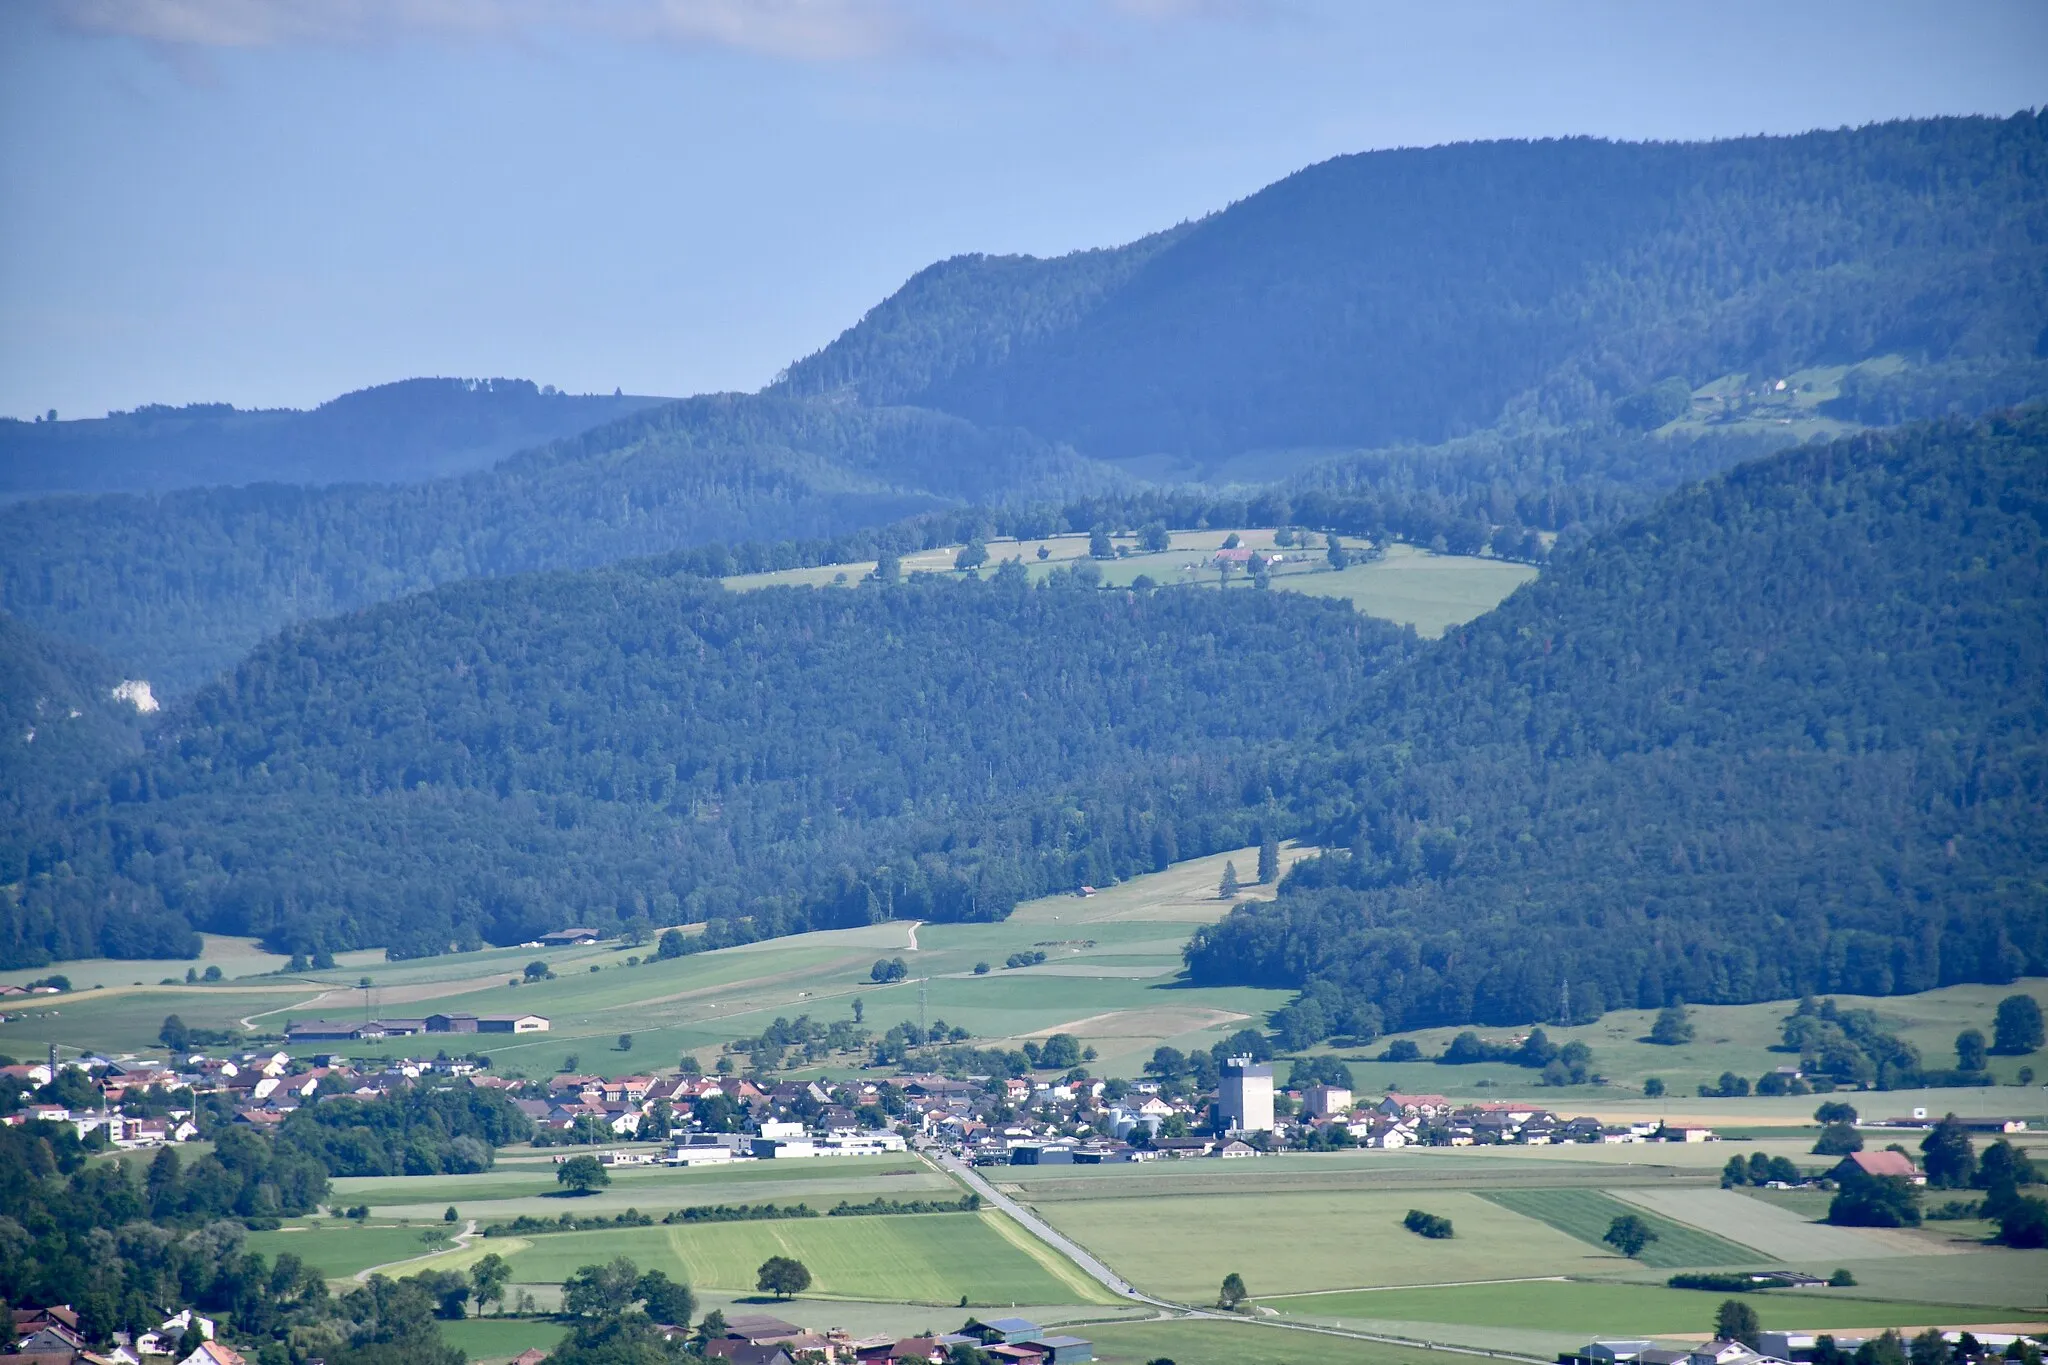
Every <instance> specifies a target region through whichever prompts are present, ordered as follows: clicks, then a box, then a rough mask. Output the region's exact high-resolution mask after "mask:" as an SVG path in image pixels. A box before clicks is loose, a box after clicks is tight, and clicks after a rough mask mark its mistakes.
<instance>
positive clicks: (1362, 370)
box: [781, 112, 2048, 474]
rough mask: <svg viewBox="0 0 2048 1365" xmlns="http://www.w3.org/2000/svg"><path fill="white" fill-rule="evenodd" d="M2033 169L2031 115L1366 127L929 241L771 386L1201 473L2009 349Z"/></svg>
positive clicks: (2039, 122)
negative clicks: (1415, 133) (974, 248)
mask: <svg viewBox="0 0 2048 1365" xmlns="http://www.w3.org/2000/svg"><path fill="white" fill-rule="evenodd" d="M2044 186H2048V118H2044V116H2042V115H2040V114H2035V113H2031V112H2029V113H2022V114H2018V115H2015V116H2014V117H2012V118H2010V119H2003V120H2001V119H1981V118H1979V119H1936V120H1924V121H1911V122H1899V123H1889V124H1881V125H1875V126H1871V127H1865V128H1858V129H1845V130H1839V131H1834V132H1816V133H1808V134H1805V135H1803V136H1799V137H1791V138H1742V139H1735V140H1730V141H1725V142H1708V143H1616V142H1604V141H1598V140H1594V139H1589V138H1575V139H1569V140H1564V141H1543V142H1493V143H1468V144H1460V145H1454V146H1447V147H1432V148H1427V149H1414V150H1402V151H1387V152H1370V153H1364V154H1360V155H1355V156H1345V157H1339V158H1336V159H1335V160H1332V161H1327V162H1324V163H1322V164H1321V165H1317V166H1311V167H1309V168H1308V169H1306V170H1303V171H1300V172H1298V173H1296V174H1295V175H1292V176H1289V177H1288V178H1287V179H1285V180H1282V181H1280V182H1279V183H1278V184H1275V185H1272V186H1269V187H1268V188H1266V189H1264V190H1261V191H1260V192H1258V193H1257V194H1254V195H1252V196H1250V197H1249V198H1247V199H1244V200H1242V201H1240V202H1238V203H1236V204H1233V205H1231V206H1230V207H1229V208H1227V209H1224V210H1222V211H1220V212H1218V213H1215V214H1212V215H1211V216H1209V217H1208V218H1205V219H1203V220H1202V221H1200V222H1198V223H1194V224H1191V225H1187V226H1185V227H1182V228H1178V229H1175V230H1174V231H1172V232H1170V233H1162V234H1159V235H1158V236H1155V237H1149V238H1146V239H1144V240H1142V241H1140V242H1137V243H1134V244H1132V245H1131V246H1128V247H1124V248H1121V249H1119V250H1117V251H1111V252H1094V253H1087V254H1085V255H1082V256H1077V257H1066V258H1063V259H1061V260H1058V261H1043V262H1041V261H1029V260H1020V259H1016V258H989V257H963V258H960V259H957V260H954V261H949V262H946V263H944V264H942V265H939V266H934V267H932V268H931V269H929V270H927V271H925V272H923V273H922V274H920V275H918V276H917V277H916V278H914V279H913V280H911V281H910V282H909V283H908V284H907V285H905V286H904V288H903V289H902V290H900V291H899V292H898V293H897V294H896V295H895V296H893V297H892V298H890V299H889V300H887V301H885V302H884V303H883V304H881V305H880V306H878V307H877V308H876V309H875V310H874V311H873V312H871V313H870V314H869V315H868V316H867V317H866V318H865V319H863V320H862V321H861V323H860V324H859V325H857V326H856V327H854V328H852V329H851V330H849V331H848V332H847V333H846V334H845V335H844V336H842V337H840V338H839V339H838V340H837V341H835V342H833V343H832V344H831V345H830V346H828V347H826V348H825V349H824V350H822V351H821V352H819V353H818V354H816V355H813V356H810V357H808V358H806V359H805V360H803V361H800V362H799V363H797V364H796V365H795V366H793V367H791V369H790V372H789V374H788V376H787V377H786V378H785V379H784V380H783V381H782V385H781V387H783V388H784V389H786V390H788V391H789V392H792V393H798V394H830V393H847V394H851V395H853V396H855V397H857V398H859V399H860V400H862V401H866V402H872V403H906V402H907V403H915V404H919V405H922V406H927V407H935V408H940V409H943V410H945V411H949V412H954V413H957V414H959V415H961V416H964V417H968V418H970V419H973V420H975V421H978V422H993V423H997V424H1001V425H1017V426H1023V427H1027V428H1029V429H1031V430H1033V431H1036V432H1038V433H1039V434H1041V435H1043V436H1046V437H1048V438H1050V439H1056V440H1062V441H1066V442H1069V443H1071V444H1072V445H1073V446H1074V447H1075V448H1076V449H1078V450H1080V451H1082V452H1083V453H1085V454H1088V455H1091V456H1095V457H1097V458H1102V459H1111V460H1126V461H1128V460H1143V459H1145V457H1167V458H1165V459H1154V460H1151V461H1148V462H1147V467H1148V468H1150V469H1155V470H1164V469H1173V470H1176V471H1178V472H1182V473H1196V472H1199V471H1200V470H1202V469H1203V468H1205V467H1207V466H1210V465H1213V464H1215V463H1216V462H1218V461H1220V460H1223V459H1227V458H1228V457H1230V456H1233V455H1236V454H1239V453H1241V452H1246V451H1260V450H1278V449H1285V448H1289V447H1302V446H1307V447H1325V448H1326V447H1358V446H1382V445H1392V444H1398V443H1403V442H1424V443H1431V442H1437V441H1442V440H1445V439H1448V438H1450V437H1454V436H1458V435H1461V434H1464V433H1467V432H1471V431H1474V430H1478V429H1482V428H1486V427H1491V426H1495V425H1496V424H1499V423H1501V422H1502V421H1503V420H1504V419H1505V420H1509V421H1513V422H1530V421H1537V422H1557V421H1564V422H1573V421H1582V420H1586V419H1588V418H1591V417H1594V416H1597V415H1600V414H1603V413H1605V412H1606V411H1608V410H1609V409H1610V407H1611V406H1612V405H1613V404H1614V403H1615V402H1617V401H1618V400H1621V399H1625V398H1627V397H1629V396H1630V395H1632V394H1634V393H1636V392H1638V391H1641V390H1644V389H1647V388H1649V387H1650V386H1651V385H1654V384H1655V383H1657V382H1658V381H1660V380H1664V379H1667V378H1669V377H1671V376H1680V377H1682V378H1684V379H1685V380H1686V381H1687V382H1688V385H1689V386H1690V385H1698V384H1701V383H1704V382H1705V381H1706V380H1708V379H1711V378H1713V377H1715V376H1718V375H1722V374H1726V373H1730V372H1734V371H1763V372H1769V373H1772V374H1783V373H1786V372H1788V371H1790V370H1794V369H1797V368H1799V367H1801V366H1804V365H1808V364H1813V363H1818V362H1842V361H1854V360H1859V359H1862V358H1865V357H1868V356H1872V355H1877V354H1881V353H1884V352H1888V351H1897V352H1903V353H1906V354H1909V355H1911V356H1912V357H1914V358H1915V359H1916V360H1917V361H1921V362H1937V363H1939V362H1948V363H1958V362H1960V363H1961V367H1962V368H1963V369H1965V370H1968V371H1970V372H1973V373H1974V372H1996V371H2000V370H2004V369H2008V368H2011V367H2014V366H2025V365H2026V364H2027V363H2028V362H2029V361H2031V360H2032V359H2033V358H2035V357H2036V356H2037V355H2038V354H2040V353H2041V349H2042V347H2041V343H2042V341H2043V339H2044V335H2048V332H2044V329H2048V285H2044V283H2043V279H2044V277H2043V274H2042V270H2041V265H2042V261H2043V251H2044V247H2043V243H2044V241H2048V192H2044ZM2040 382H2041V381H2040V378H2039V377H2038V376H2037V377H2035V378H2032V379H2030V380H2028V381H2027V383H2029V384H2038V383H2040ZM1930 397H1931V396H1930ZM1938 411H1939V409H1937V412H1938ZM1906 415H1912V416H1927V415H1935V414H1934V413H1929V412H1925V411H1921V412H1913V413H1909V414H1906ZM1233 468H1234V471H1235V472H1239V473H1241V474H1242V473H1244V472H1245V467H1244V466H1234V467H1233Z"/></svg>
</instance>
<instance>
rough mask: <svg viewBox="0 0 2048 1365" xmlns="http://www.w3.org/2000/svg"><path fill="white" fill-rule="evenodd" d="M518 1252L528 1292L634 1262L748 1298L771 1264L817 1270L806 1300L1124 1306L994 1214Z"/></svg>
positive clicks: (798, 1222) (569, 1237)
mask: <svg viewBox="0 0 2048 1365" xmlns="http://www.w3.org/2000/svg"><path fill="white" fill-rule="evenodd" d="M510 1240H512V1241H515V1242H524V1243H525V1245H524V1246H523V1247H521V1248H520V1249H518V1250H515V1251H511V1252H510V1253H509V1258H510V1260H511V1262H512V1277H513V1279H514V1280H515V1281H516V1282H518V1283H521V1284H559V1283H561V1282H562V1281H563V1280H565V1279H567V1278H568V1277H569V1276H570V1275H571V1274H573V1273H574V1272H575V1270H576V1268H577V1267H579V1266H583V1265H589V1264H591V1263H593V1262H598V1261H607V1260H610V1259H611V1258H613V1257H615V1256H627V1257H630V1258H632V1260H633V1261H634V1262H635V1263H636V1264H637V1265H639V1266H640V1267H641V1268H642V1269H643V1270H646V1269H660V1270H664V1271H666V1272H667V1273H668V1274H670V1275H672V1276H675V1277H677V1278H680V1279H686V1280H688V1281H689V1282H690V1283H691V1284H692V1285H696V1286H701V1287H704V1288H707V1289H711V1290H722V1291H728V1292H739V1293H745V1292H750V1291H752V1290H753V1288H754V1275H755V1271H756V1270H757V1269H758V1268H759V1266H760V1264H761V1263H762V1262H763V1261H765V1260H767V1259H768V1258H769V1257H770V1256H793V1257H795V1258H796V1259H797V1260H800V1261H802V1262H803V1263H804V1265H805V1266H806V1267H808V1268H809V1270H810V1272H811V1275H812V1286H811V1289H810V1290H809V1291H808V1293H807V1295H806V1297H812V1298H850V1299H886V1300H890V1301H894V1302H903V1303H925V1304H935V1305H937V1304H945V1305H951V1304H957V1303H958V1302H959V1301H960V1299H961V1297H962V1296H963V1295H964V1296H965V1297H966V1298H967V1300H968V1302H969V1303H971V1304H983V1305H1008V1304H1020V1303H1052V1302H1073V1301H1079V1302H1084V1303H1086V1302H1112V1301H1113V1300H1110V1299H1109V1298H1108V1296H1107V1293H1106V1291H1104V1290H1103V1289H1102V1288H1101V1287H1100V1286H1098V1285H1096V1284H1095V1283H1094V1282H1093V1281H1091V1280H1089V1279H1088V1278H1087V1277H1086V1276H1084V1275H1082V1274H1081V1273H1080V1271H1079V1270H1077V1269H1075V1268H1074V1267H1073V1266H1071V1265H1069V1264H1068V1263H1067V1262H1065V1261H1064V1260H1062V1259H1060V1258H1059V1257H1057V1256H1055V1255H1054V1254H1053V1253H1051V1252H1050V1251H1048V1250H1047V1249H1046V1248H1044V1247H1043V1246H1042V1245H1040V1244H1039V1243H1037V1242H1035V1241H1033V1240H1031V1239H1030V1238H1028V1237H1026V1236H1025V1235H1024V1234H1023V1232H1022V1231H1021V1230H1020V1229H1018V1228H1017V1226H1016V1225H1015V1224H1014V1223H1012V1222H1010V1220H1009V1219H1007V1218H1004V1217H1002V1216H1000V1215H997V1214H992V1213H980V1214H974V1213H938V1214H911V1215H900V1216H891V1217H869V1218H792V1219H780V1220H776V1221H773V1222H754V1223H708V1224H692V1225H681V1224H678V1225H675V1226H669V1227H660V1226H657V1227H651V1228H624V1229H615V1230H610V1231H605V1232H575V1233H555V1234H551V1235H546V1236H540V1237H533V1238H530V1239H529V1238H519V1239H510Z"/></svg>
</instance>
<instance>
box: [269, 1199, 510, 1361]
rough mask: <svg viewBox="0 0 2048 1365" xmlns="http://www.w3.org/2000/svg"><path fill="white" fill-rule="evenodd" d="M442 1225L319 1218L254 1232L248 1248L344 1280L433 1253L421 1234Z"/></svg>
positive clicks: (437, 1223) (334, 1278)
mask: <svg viewBox="0 0 2048 1365" xmlns="http://www.w3.org/2000/svg"><path fill="white" fill-rule="evenodd" d="M436 1212H437V1215H438V1210H437V1211H436ZM439 1228H440V1223H439V1221H438V1217H437V1218H436V1220H435V1221H434V1222H432V1223H428V1222H424V1221H423V1222H421V1223H420V1224H418V1225H417V1226H414V1227H398V1226H395V1225H392V1224H388V1223H371V1224H367V1225H364V1224H358V1223H354V1222H350V1221H347V1220H344V1219H339V1218H336V1219H331V1220H328V1219H319V1220H312V1221H308V1222H306V1223H303V1224H297V1225H294V1226H291V1227H286V1228H280V1229H278V1230H277V1231H275V1232H252V1233H250V1234H249V1241H248V1248H249V1250H251V1251H254V1252H260V1253H261V1254H263V1255H265V1256H271V1257H276V1256H281V1255H283V1254H284V1253H286V1252H290V1253H291V1254H292V1255H294V1256H297V1257H298V1258H299V1259H300V1260H302V1261H304V1262H305V1263H306V1264H307V1265H309V1266H312V1267H314V1268H315V1269H317V1270H318V1271H319V1272H320V1273H321V1274H322V1275H324V1276H326V1277H327V1278H328V1279H330V1280H342V1279H347V1278H348V1277H349V1276H351V1275H354V1274H355V1273H356V1272H357V1271H359V1270H368V1269H369V1268H370V1267H371V1266H379V1265H385V1264H388V1263H390V1262H392V1261H402V1260H406V1259H408V1258H410V1257H414V1256H425V1255H428V1254H429V1253H430V1252H432V1251H433V1250H434V1248H433V1247H431V1246H429V1245H427V1244H426V1243H424V1242H422V1241H421V1240H420V1238H421V1235H422V1234H423V1233H427V1232H432V1231H436V1230H438V1229H439ZM515 1354H516V1352H515Z"/></svg>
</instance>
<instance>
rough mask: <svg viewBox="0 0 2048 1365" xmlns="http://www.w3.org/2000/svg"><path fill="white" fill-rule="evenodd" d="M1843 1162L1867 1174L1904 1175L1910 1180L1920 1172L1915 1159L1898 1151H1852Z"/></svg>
mask: <svg viewBox="0 0 2048 1365" xmlns="http://www.w3.org/2000/svg"><path fill="white" fill-rule="evenodd" d="M1843 1164H1845V1165H1853V1166H1855V1167H1856V1169H1858V1170H1860V1171H1862V1172H1863V1174H1865V1175H1902V1176H1905V1177H1906V1178H1907V1179H1909V1180H1910V1179H1911V1178H1912V1177H1914V1176H1916V1175H1918V1174H1920V1169H1919V1167H1917V1166H1915V1165H1914V1164H1913V1159H1912V1158H1911V1157H1909V1156H1903V1155H1901V1154H1900V1153H1898V1152H1851V1153H1850V1154H1849V1155H1848V1156H1847V1157H1845V1158H1843ZM1836 1169H1837V1170H1839V1169H1841V1168H1840V1167H1837V1168H1836Z"/></svg>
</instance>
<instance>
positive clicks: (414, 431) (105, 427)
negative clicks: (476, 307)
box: [0, 379, 671, 498]
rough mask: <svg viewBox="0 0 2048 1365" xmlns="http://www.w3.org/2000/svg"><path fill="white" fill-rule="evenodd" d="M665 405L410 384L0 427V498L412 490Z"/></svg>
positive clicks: (509, 386) (477, 384)
mask: <svg viewBox="0 0 2048 1365" xmlns="http://www.w3.org/2000/svg"><path fill="white" fill-rule="evenodd" d="M669 401H671V400H669V399H666V398H644V397H639V396H633V395H625V394H612V395H600V394H568V393H557V392H555V391H554V389H553V388H552V387H549V388H547V389H542V388H540V387H538V386H536V385H535V384H534V383H533V381H532V380H530V379H407V380H402V381H400V382H399V383H396V384H379V385H377V386H376V387H374V388H368V389H361V390H358V391H356V392H355V393H345V394H343V395H342V396H341V397H339V398H336V399H333V400H332V401H330V402H326V403H322V404H321V405H320V406H319V407H317V408H314V409H313V410H311V411H310V412H301V411H298V410H296V409H291V408H271V409H258V410H241V411H238V410H236V409H235V408H233V407H231V406H229V405H228V404H226V403H190V404H187V405H185V406H183V407H175V408H174V407H165V406H163V405H160V404H159V405H154V406H150V407H142V408H137V409H135V410H134V411H132V412H116V413H109V414H107V415H106V416H105V417H95V418H87V419H84V420H80V421H61V420H60V421H53V422H21V421H15V420H12V419H7V420H0V498H20V497H34V496H37V495H40V494H47V493H71V492H76V493H150V492H162V491H166V490H169V489H174V488H197V487H204V486H207V485H214V484H247V483H294V484H333V483H416V482H419V481H421V480H424V479H432V478H439V477H442V476H445V475H450V474H462V473H466V472H468V471H469V470H472V469H481V468H483V467H485V466H487V465H491V464H495V463H496V462H497V461H499V460H501V459H503V458H504V457H506V456H507V455H510V454H512V453H513V452H515V451H519V450H524V449H526V448H527V447H529V446H536V445H541V444H543V443H545V442H548V441H553V440H557V439H559V438H561V437H563V436H572V435H574V434H575V433H577V432H579V431H584V430H586V429H588V428H590V427H594V426H597V425H599V424H600V423H602V422H605V421H608V420H610V419H611V418H614V417H622V416H624V415H625V414H627V413H630V412H637V411H639V410H640V409H642V408H647V407H652V406H654V405H655V404H658V403H666V402H669Z"/></svg>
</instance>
